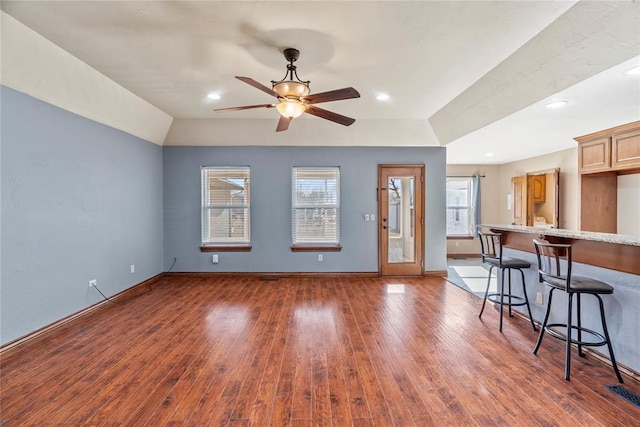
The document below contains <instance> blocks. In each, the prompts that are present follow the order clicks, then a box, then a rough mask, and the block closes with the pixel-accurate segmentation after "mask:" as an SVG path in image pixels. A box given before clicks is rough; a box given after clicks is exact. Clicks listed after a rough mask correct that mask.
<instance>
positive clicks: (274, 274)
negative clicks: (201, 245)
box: [165, 271, 378, 279]
mask: <svg viewBox="0 0 640 427" xmlns="http://www.w3.org/2000/svg"><path fill="white" fill-rule="evenodd" d="M165 275H166V277H167V278H172V277H188V278H193V277H195V278H198V277H201V278H207V277H246V278H255V277H259V278H269V279H271V278H273V279H280V278H288V277H292V278H296V277H302V278H304V277H336V276H338V277H378V272H377V271H355V272H329V273H325V272H259V271H258V272H256V271H252V272H237V271H227V272H224V271H204V272H184V273H180V272H176V273H165Z"/></svg>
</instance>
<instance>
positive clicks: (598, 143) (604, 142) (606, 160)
mask: <svg viewBox="0 0 640 427" xmlns="http://www.w3.org/2000/svg"><path fill="white" fill-rule="evenodd" d="M576 139H577V138H576ZM578 163H579V166H578V168H579V170H580V173H594V172H605V171H607V170H609V169H610V168H611V138H610V137H608V136H607V137H600V138H596V139H593V140H586V141H584V142H580V146H579V148H578Z"/></svg>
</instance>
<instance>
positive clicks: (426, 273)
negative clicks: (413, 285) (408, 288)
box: [424, 270, 448, 277]
mask: <svg viewBox="0 0 640 427" xmlns="http://www.w3.org/2000/svg"><path fill="white" fill-rule="evenodd" d="M424 276H440V277H447V276H448V273H447V270H425V271H424Z"/></svg>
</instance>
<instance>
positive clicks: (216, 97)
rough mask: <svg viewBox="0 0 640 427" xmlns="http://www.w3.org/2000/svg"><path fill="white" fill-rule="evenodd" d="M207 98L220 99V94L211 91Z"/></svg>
mask: <svg viewBox="0 0 640 427" xmlns="http://www.w3.org/2000/svg"><path fill="white" fill-rule="evenodd" d="M207 98H209V99H215V100H218V99H220V95H218V94H217V93H215V92H211V93H209V94H207Z"/></svg>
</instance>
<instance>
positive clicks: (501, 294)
mask: <svg viewBox="0 0 640 427" xmlns="http://www.w3.org/2000/svg"><path fill="white" fill-rule="evenodd" d="M500 273H501V274H500V279H501V280H500V329H499V331H500V332H502V308H503V307H504V268H503V269H501V270H500Z"/></svg>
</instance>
